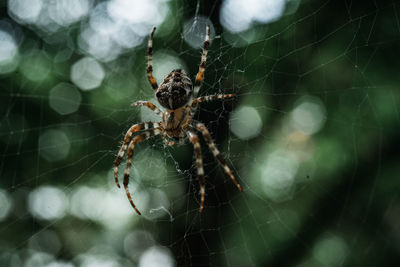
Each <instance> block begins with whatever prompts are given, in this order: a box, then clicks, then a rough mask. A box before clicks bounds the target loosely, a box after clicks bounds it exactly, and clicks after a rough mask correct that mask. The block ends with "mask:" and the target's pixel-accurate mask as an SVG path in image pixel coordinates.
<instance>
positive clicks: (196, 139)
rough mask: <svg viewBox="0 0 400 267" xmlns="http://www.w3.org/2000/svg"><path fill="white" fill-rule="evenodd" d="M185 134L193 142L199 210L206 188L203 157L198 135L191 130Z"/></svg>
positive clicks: (202, 206)
mask: <svg viewBox="0 0 400 267" xmlns="http://www.w3.org/2000/svg"><path fill="white" fill-rule="evenodd" d="M187 136H188V138H189V140H190V142H191V143H192V144H193V147H194V152H195V155H196V166H197V177H198V178H199V182H200V199H201V201H200V212H202V211H203V209H204V198H205V189H206V182H205V178H204V169H203V158H202V156H201V147H200V142H199V137H198V136H197V134H195V133H194V132H192V131H188V132H187Z"/></svg>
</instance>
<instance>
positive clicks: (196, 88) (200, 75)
mask: <svg viewBox="0 0 400 267" xmlns="http://www.w3.org/2000/svg"><path fill="white" fill-rule="evenodd" d="M209 46H210V26H207V28H206V39H205V40H204V45H203V53H202V55H201V62H200V67H199V71H198V72H197V75H196V80H195V82H194V88H193V96H194V97H196V96H197V94H198V93H199V90H200V86H201V83H202V82H203V79H204V71H205V69H206V61H207V53H208V47H209Z"/></svg>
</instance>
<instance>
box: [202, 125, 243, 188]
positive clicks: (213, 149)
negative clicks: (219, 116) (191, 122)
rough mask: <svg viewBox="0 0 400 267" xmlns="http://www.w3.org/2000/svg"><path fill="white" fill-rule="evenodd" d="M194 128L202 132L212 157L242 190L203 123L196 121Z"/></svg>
mask: <svg viewBox="0 0 400 267" xmlns="http://www.w3.org/2000/svg"><path fill="white" fill-rule="evenodd" d="M196 128H197V130H199V131H200V132H201V133H202V135H203V137H204V140H206V143H207V145H208V147H209V148H210V150H211V152H212V153H213V155H214V157H215V158H216V159H217V160H218V162H219V163H220V164H221V166H222V167H223V168H224V171H225V172H226V173H227V174H228V175H229V177H230V178H231V179H232V181H233V182H234V183H235V185H236V187H237V188H238V189H239V190H240V191H242V186H241V185H240V184H239V183H238V181H237V180H236V178H235V176H234V175H233V173H232V171H231V169H230V168H229V167H228V165H227V164H226V162H225V160H224V158H223V157H222V155H221V153H220V152H219V150H218V148H217V147H216V146H215V143H214V141H213V140H212V139H211V135H210V132H209V131H208V130H207V128H206V126H205V125H204V124H203V123H197V124H196Z"/></svg>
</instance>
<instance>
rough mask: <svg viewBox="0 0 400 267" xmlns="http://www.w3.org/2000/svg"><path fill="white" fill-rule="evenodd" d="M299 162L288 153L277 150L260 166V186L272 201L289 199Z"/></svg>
mask: <svg viewBox="0 0 400 267" xmlns="http://www.w3.org/2000/svg"><path fill="white" fill-rule="evenodd" d="M298 167H299V162H298V161H297V159H296V158H295V157H293V156H292V155H291V154H290V153H289V152H287V151H284V150H277V151H275V152H273V153H271V154H270V155H269V156H268V157H267V161H266V163H265V165H263V166H261V185H262V189H263V191H264V193H265V194H266V195H267V196H268V197H269V198H270V199H271V200H273V201H275V202H281V201H285V200H288V199H290V197H291V193H292V187H293V184H294V179H295V175H296V173H297V169H298Z"/></svg>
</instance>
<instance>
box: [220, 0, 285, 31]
mask: <svg viewBox="0 0 400 267" xmlns="http://www.w3.org/2000/svg"><path fill="white" fill-rule="evenodd" d="M285 2H286V1H285V0H250V1H241V0H226V1H224V2H223V4H222V7H221V12H220V20H221V24H222V25H223V26H224V27H225V28H226V29H227V30H229V31H230V32H242V31H246V30H248V29H249V28H250V27H251V26H252V25H253V23H254V22H256V23H257V22H258V23H264V24H266V23H270V22H273V21H276V20H278V19H279V18H280V17H281V16H282V14H283V12H284V9H285Z"/></svg>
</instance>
